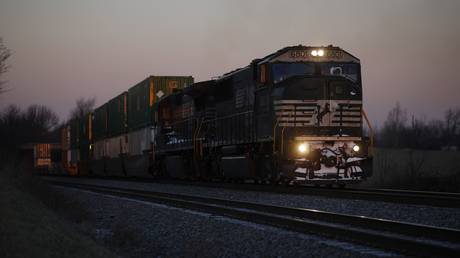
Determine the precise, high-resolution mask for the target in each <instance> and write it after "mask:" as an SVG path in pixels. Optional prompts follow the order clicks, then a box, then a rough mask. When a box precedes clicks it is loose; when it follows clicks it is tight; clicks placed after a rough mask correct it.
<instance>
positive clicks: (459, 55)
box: [0, 0, 460, 124]
mask: <svg viewBox="0 0 460 258" xmlns="http://www.w3.org/2000/svg"><path fill="white" fill-rule="evenodd" d="M0 37H2V38H3V40H4V43H5V45H6V46H7V47H8V48H10V49H12V50H13V56H12V57H11V59H10V61H9V63H10V64H11V70H10V71H9V72H8V74H7V76H6V79H7V80H8V84H7V85H6V86H7V88H10V89H11V90H10V91H9V92H7V93H5V94H3V95H0V108H3V107H5V106H6V105H8V104H19V105H21V106H27V105H29V104H34V103H35V104H46V105H48V106H49V107H51V108H52V109H53V110H55V111H56V112H57V113H58V114H59V116H60V117H61V119H65V118H66V117H67V115H68V113H69V110H70V109H71V108H72V107H73V106H74V104H75V100H76V99H77V98H79V97H92V96H95V97H96V98H97V104H98V105H100V104H102V103H104V102H106V101H107V100H109V99H110V98H112V97H114V96H116V95H118V94H119V93H120V92H122V91H125V90H127V89H128V88H129V87H131V86H133V85H134V84H135V83H137V82H139V81H141V80H143V79H144V78H145V77H147V76H148V75H150V74H153V75H192V76H194V77H195V81H200V80H207V79H209V78H211V77H213V76H217V75H221V74H223V73H225V72H228V71H230V70H233V69H235V68H238V67H242V66H246V65H247V64H249V62H250V61H251V60H252V59H254V58H258V57H263V56H265V55H267V54H269V53H271V52H274V51H276V50H278V49H280V48H282V47H285V46H289V45H298V44H302V45H329V44H333V45H337V46H340V47H341V48H343V49H345V50H347V51H349V52H350V53H352V54H353V55H355V56H356V57H358V58H360V59H361V63H362V73H363V87H364V102H365V110H367V113H368V116H369V117H370V118H371V120H372V121H374V123H375V122H377V123H379V124H381V122H382V121H383V120H384V119H385V118H386V115H387V113H388V111H389V110H390V109H391V108H392V107H393V106H394V105H395V103H396V102H397V101H399V102H400V103H401V105H402V106H403V107H404V108H407V110H408V112H409V113H410V114H412V113H413V114H415V115H416V116H418V117H422V116H425V117H426V118H428V119H431V118H434V117H439V118H441V116H443V114H444V111H445V110H446V109H447V108H449V107H459V106H460V79H459V75H460V1H459V0H452V1H450V0H438V1H435V0H431V1H424V0H385V1H382V0H376V1H370V0H355V1H345V0H330V1H325V0H318V1H307V0H301V1H279V0H278V1H276V0H273V1H272V0H270V1H235V0H228V1H217V0H195V1H174V0H167V1H153V0H150V1H149V0H134V1H127V0H106V1H102V0H99V1H98V0H79V1H75V0H0Z"/></svg>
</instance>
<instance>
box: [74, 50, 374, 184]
mask: <svg viewBox="0 0 460 258" xmlns="http://www.w3.org/2000/svg"><path fill="white" fill-rule="evenodd" d="M179 78H181V77H179ZM153 84H154V83H150V84H149V83H148V82H145V81H144V82H142V83H140V84H139V85H136V86H134V87H133V88H131V89H129V90H128V92H127V93H123V94H122V96H123V97H120V98H121V99H119V101H118V102H117V103H119V104H118V106H116V105H115V106H114V107H112V109H113V110H112V109H110V108H109V107H105V109H108V111H101V109H104V105H103V106H102V107H100V108H98V109H96V110H95V112H94V114H93V115H92V117H93V119H92V121H93V123H94V125H93V127H92V130H93V132H94V136H95V138H94V140H90V141H89V142H93V143H92V144H91V143H90V144H89V149H92V146H94V151H93V153H92V154H90V155H89V157H88V159H89V160H90V161H89V162H88V163H89V164H91V163H93V164H95V163H98V162H99V163H100V164H99V165H97V166H96V165H95V166H89V171H91V172H92V173H94V174H98V173H103V174H110V175H127V176H130V175H137V176H147V175H149V176H171V177H175V178H199V179H224V180H227V179H230V180H245V179H252V180H256V181H271V182H280V181H284V182H292V181H294V182H301V181H302V182H308V183H314V184H322V183H327V184H332V183H337V184H344V183H346V182H356V181H360V180H362V179H364V178H366V177H368V176H370V175H371V173H372V157H371V155H370V150H371V147H372V141H369V140H368V138H366V137H365V136H364V135H363V127H364V121H363V118H366V116H365V113H364V111H363V103H362V82H361V67H360V61H359V59H358V58H356V57H354V56H353V55H351V54H350V53H348V52H346V51H344V50H343V49H341V48H339V47H334V46H327V47H307V46H301V45H299V46H293V47H286V48H283V49H281V50H279V51H277V52H275V53H272V54H270V55H268V56H266V57H263V58H260V59H255V60H253V61H252V62H251V63H250V64H249V65H248V66H246V67H244V68H240V69H237V70H235V71H232V72H229V73H227V74H224V75H222V76H220V77H218V78H216V79H212V80H209V81H203V82H198V83H191V81H190V80H188V81H186V83H185V84H184V86H186V87H178V86H177V85H181V83H179V84H177V85H176V84H175V83H170V82H169V83H166V84H168V85H169V84H171V85H173V86H172V87H171V88H173V89H176V90H171V89H169V90H160V91H158V90H157V91H155V90H153V89H152V88H151V87H152V86H151V85H153ZM163 84H164V83H163ZM149 85H150V88H149ZM174 85H176V86H174ZM117 98H118V97H117ZM110 103H111V101H109V103H107V104H105V105H110ZM116 107H118V109H117V108H116ZM123 108H124V109H123ZM126 109H127V110H126ZM111 110H112V111H111ZM117 110H118V111H117ZM120 110H124V111H123V112H124V115H123V116H120V114H118V113H117V112H120ZM104 114H105V116H104ZM113 119H115V120H114V121H118V122H114V121H112V120H113ZM364 120H365V121H367V119H364ZM89 121H91V119H90V120H89ZM120 121H125V124H126V126H125V127H123V126H122V125H123V123H122V122H120ZM110 130H114V134H110V133H109V132H108V131H110ZM100 131H103V132H102V133H101V135H103V136H102V138H99V140H98V138H97V137H96V135H97V134H98V132H100ZM114 137H115V138H114ZM114 139H115V140H114ZM101 140H102V141H103V143H101ZM111 141H113V143H112V142H111ZM111 150H115V151H113V152H112V151H111ZM85 158H86V157H85ZM82 164H84V162H82ZM101 164H102V165H101Z"/></svg>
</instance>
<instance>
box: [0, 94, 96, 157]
mask: <svg viewBox="0 0 460 258" xmlns="http://www.w3.org/2000/svg"><path fill="white" fill-rule="evenodd" d="M95 103H96V101H95V99H94V98H90V99H85V98H80V99H78V100H77V101H76V105H75V107H74V108H73V109H72V110H71V111H70V115H69V118H68V120H64V121H63V122H60V121H59V117H58V115H57V114H56V113H55V112H54V111H53V110H52V109H51V108H49V107H47V106H44V105H30V106H29V107H27V108H25V109H22V108H21V107H19V106H17V105H9V106H7V107H6V108H4V109H3V110H2V111H0V139H1V144H0V163H3V162H5V161H11V160H12V159H14V158H15V157H16V156H17V154H18V152H19V151H20V149H21V146H23V145H24V144H26V143H44V142H53V143H54V142H55V143H58V142H60V141H61V138H60V136H61V135H60V131H61V128H62V127H63V126H64V125H65V124H67V121H69V120H72V119H80V118H81V117H83V115H84V114H87V113H89V112H92V110H93V108H94V105H95Z"/></svg>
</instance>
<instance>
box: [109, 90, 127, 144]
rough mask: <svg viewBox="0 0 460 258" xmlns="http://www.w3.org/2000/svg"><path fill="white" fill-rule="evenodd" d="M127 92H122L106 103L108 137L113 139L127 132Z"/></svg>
mask: <svg viewBox="0 0 460 258" xmlns="http://www.w3.org/2000/svg"><path fill="white" fill-rule="evenodd" d="M127 101H128V92H123V93H122V94H120V95H118V96H117V97H115V98H113V99H111V100H109V102H108V103H107V116H108V131H107V133H108V136H109V137H114V136H118V135H120V134H124V133H126V132H127V127H128V120H127V117H128V116H127V108H128V107H127Z"/></svg>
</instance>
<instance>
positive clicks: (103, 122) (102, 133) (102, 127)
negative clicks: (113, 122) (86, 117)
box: [92, 103, 108, 141]
mask: <svg viewBox="0 0 460 258" xmlns="http://www.w3.org/2000/svg"><path fill="white" fill-rule="evenodd" d="M107 118H108V117H107V103H106V104H104V105H102V106H100V107H98V108H96V109H95V110H94V113H93V118H92V119H93V123H92V129H93V130H92V132H93V138H94V141H98V140H102V139H105V138H106V137H107V127H108V124H107V123H108V119H107Z"/></svg>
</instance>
